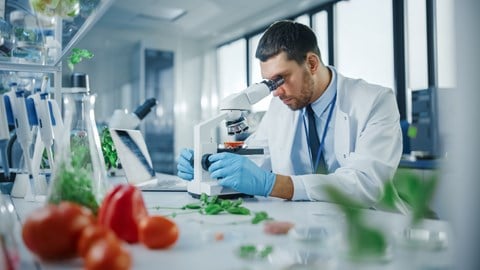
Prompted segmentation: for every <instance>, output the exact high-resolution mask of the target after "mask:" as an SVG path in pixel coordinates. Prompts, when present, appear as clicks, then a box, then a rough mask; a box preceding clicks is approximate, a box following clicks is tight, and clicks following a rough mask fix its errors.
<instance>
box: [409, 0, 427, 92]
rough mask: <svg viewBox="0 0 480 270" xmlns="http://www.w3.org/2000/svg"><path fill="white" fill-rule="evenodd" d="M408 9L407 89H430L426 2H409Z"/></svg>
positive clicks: (414, 0)
mask: <svg viewBox="0 0 480 270" xmlns="http://www.w3.org/2000/svg"><path fill="white" fill-rule="evenodd" d="M406 3H407V9H406V16H405V17H406V24H407V27H406V32H407V33H406V43H407V47H406V58H407V63H406V67H407V68H406V74H407V88H409V89H425V88H428V65H427V24H426V23H427V13H426V12H427V11H426V2H425V1H418V0H408V1H407V2H406Z"/></svg>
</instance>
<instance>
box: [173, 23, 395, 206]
mask: <svg viewBox="0 0 480 270" xmlns="http://www.w3.org/2000/svg"><path fill="white" fill-rule="evenodd" d="M255 56H256V57H257V58H258V59H260V61H261V62H260V67H261V72H262V77H263V78H265V79H273V78H276V77H278V76H281V77H282V78H283V79H284V80H285V82H284V83H283V84H282V85H280V86H279V87H278V88H277V89H276V90H275V91H274V92H273V96H274V98H273V99H272V101H271V103H270V107H269V109H268V111H267V112H266V114H265V116H264V117H263V119H262V122H261V123H260V125H259V127H258V129H257V131H256V132H255V133H254V134H252V135H251V136H250V137H249V138H248V139H247V141H246V143H247V145H249V146H266V147H268V149H269V153H270V158H269V159H268V160H267V163H266V164H267V165H270V167H271V168H268V166H267V167H264V168H263V169H262V168H260V167H258V166H257V165H256V164H254V163H253V162H252V161H251V160H249V159H248V158H246V157H244V156H240V155H235V154H231V153H218V154H213V155H211V156H210V158H209V160H210V162H211V163H212V165H211V166H210V168H209V171H210V173H211V177H212V178H218V181H219V183H220V184H221V185H223V186H227V187H231V188H234V189H235V190H237V191H239V192H243V193H247V194H252V195H262V196H273V197H279V198H284V199H289V200H321V201H327V200H328V197H327V195H326V194H325V192H324V188H323V187H325V185H333V186H335V187H337V188H339V189H341V190H342V191H343V192H344V193H346V194H347V195H348V196H349V197H350V198H352V199H356V200H357V201H359V202H361V203H364V204H365V205H368V206H375V204H376V203H377V202H378V200H379V199H380V198H381V196H382V195H383V186H384V182H385V181H388V180H389V179H391V178H392V177H393V175H394V173H395V170H396V168H397V166H398V164H399V161H400V157H401V153H402V139H401V138H402V136H401V129H400V123H399V113H398V108H397V104H396V101H395V95H394V93H393V91H392V90H391V89H388V88H384V87H381V86H378V85H372V84H368V83H367V82H365V81H363V80H358V79H350V78H346V77H344V76H342V75H341V74H339V73H338V72H337V71H336V70H335V68H333V67H330V66H325V65H324V64H323V63H322V60H321V58H320V51H319V49H318V45H317V40H316V37H315V34H314V32H313V31H312V30H311V29H310V28H308V27H307V26H305V25H302V24H300V23H296V22H293V21H279V22H276V23H274V24H272V25H271V26H270V27H269V28H268V30H267V31H266V32H265V34H264V35H263V37H262V38H261V40H260V42H259V45H258V47H257V51H256V55H255ZM191 158H193V152H192V151H191V150H183V151H182V153H181V155H180V157H179V159H178V167H177V168H178V175H179V176H180V177H182V178H184V179H187V180H190V179H192V178H193V168H192V166H191V165H190V164H189V162H188V160H190V159H191ZM265 168H266V169H265ZM270 169H271V170H270Z"/></svg>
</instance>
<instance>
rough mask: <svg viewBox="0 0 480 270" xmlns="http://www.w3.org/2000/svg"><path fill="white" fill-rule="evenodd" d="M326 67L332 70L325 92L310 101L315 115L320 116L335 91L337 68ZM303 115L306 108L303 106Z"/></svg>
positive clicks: (331, 99)
mask: <svg viewBox="0 0 480 270" xmlns="http://www.w3.org/2000/svg"><path fill="white" fill-rule="evenodd" d="M327 68H328V69H330V71H331V72H332V79H331V80H330V83H329V84H328V86H327V89H326V90H325V92H324V93H323V94H322V95H321V96H320V97H319V98H318V99H317V100H315V101H314V102H313V103H312V109H313V111H314V112H315V116H316V117H320V115H322V114H323V113H324V112H325V111H326V110H327V108H328V105H329V104H330V103H331V102H332V101H333V98H334V96H335V93H336V92H337V70H336V69H335V68H334V67H332V66H327ZM303 115H304V116H305V115H306V108H303Z"/></svg>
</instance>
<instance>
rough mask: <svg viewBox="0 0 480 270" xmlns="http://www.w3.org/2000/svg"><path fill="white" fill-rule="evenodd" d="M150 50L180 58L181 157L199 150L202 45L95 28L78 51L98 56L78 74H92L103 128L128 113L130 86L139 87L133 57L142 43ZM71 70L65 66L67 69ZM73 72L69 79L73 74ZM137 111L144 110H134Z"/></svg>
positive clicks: (82, 65) (179, 38) (177, 90)
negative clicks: (195, 130) (187, 149)
mask: <svg viewBox="0 0 480 270" xmlns="http://www.w3.org/2000/svg"><path fill="white" fill-rule="evenodd" d="M140 41H142V42H143V43H144V45H145V47H146V48H155V49H161V50H167V51H173V52H174V57H175V58H174V67H175V70H174V72H175V75H174V76H175V97H174V98H175V107H174V108H175V120H174V121H175V138H174V140H175V156H177V154H178V151H179V149H181V148H183V147H193V125H194V123H198V122H199V121H200V116H201V110H200V97H201V91H200V89H201V88H200V86H201V85H202V75H203V72H202V66H203V51H204V49H203V47H202V42H199V41H198V40H190V39H188V38H185V37H182V36H181V35H179V36H172V35H165V34H162V33H155V34H152V33H151V32H148V31H145V32H142V31H138V30H136V31H132V30H125V29H105V28H98V27H94V28H93V29H92V31H90V32H89V33H88V34H87V35H86V36H85V37H84V38H83V39H82V40H81V41H80V42H79V43H78V44H77V46H76V47H78V48H85V49H89V50H90V51H92V52H93V53H94V54H95V56H94V58H92V59H90V60H85V61H84V62H82V63H80V64H78V65H77V66H76V67H75V71H76V72H85V73H87V74H89V77H90V86H91V88H92V92H94V93H97V94H98V95H99V96H98V99H97V104H96V107H95V114H96V119H97V122H101V121H108V119H109V117H110V116H111V114H112V112H113V110H114V109H122V108H123V107H122V106H125V105H128V101H125V99H123V100H122V96H125V92H126V91H127V92H128V88H129V86H131V85H132V84H134V83H135V79H136V78H134V74H135V73H136V72H135V71H134V70H133V69H136V68H137V67H136V66H134V61H133V57H134V55H135V53H136V52H135V50H137V48H138V44H139V42H140ZM66 66H67V65H64V67H66ZM69 72H70V71H69V70H68V68H65V69H64V73H69ZM64 80H65V78H64ZM130 105H131V106H126V107H130V108H127V109H129V110H132V109H133V108H135V107H136V106H138V105H139V104H130Z"/></svg>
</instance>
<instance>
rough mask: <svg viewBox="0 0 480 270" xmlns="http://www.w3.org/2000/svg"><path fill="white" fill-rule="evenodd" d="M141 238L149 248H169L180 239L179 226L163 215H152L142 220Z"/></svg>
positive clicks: (140, 227) (140, 225)
mask: <svg viewBox="0 0 480 270" xmlns="http://www.w3.org/2000/svg"><path fill="white" fill-rule="evenodd" d="M138 230H139V238H140V242H142V243H143V244H144V245H145V246H147V247H148V248H152V249H155V248H167V247H170V246H171V245H173V244H174V243H175V242H176V241H177V239H178V227H177V225H176V224H175V223H174V222H173V221H171V220H170V219H168V218H166V217H162V216H150V217H146V218H144V219H142V220H141V221H140V224H139V227H138Z"/></svg>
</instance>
